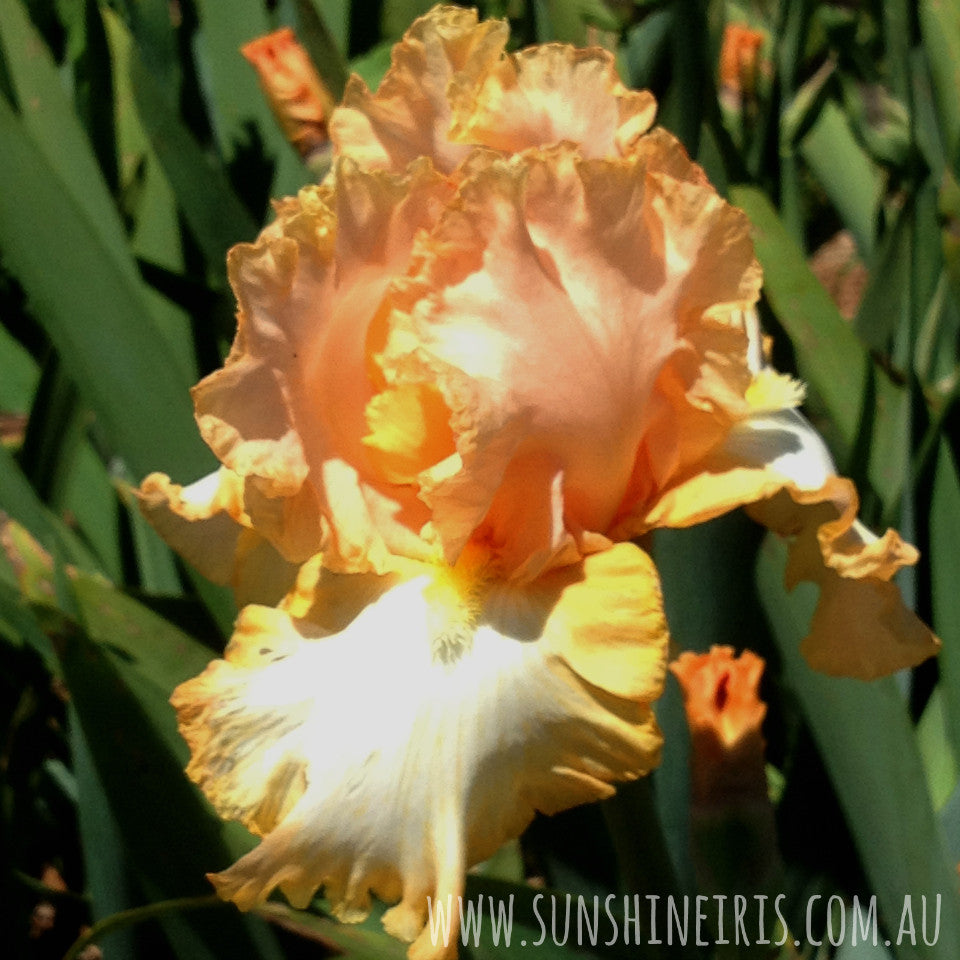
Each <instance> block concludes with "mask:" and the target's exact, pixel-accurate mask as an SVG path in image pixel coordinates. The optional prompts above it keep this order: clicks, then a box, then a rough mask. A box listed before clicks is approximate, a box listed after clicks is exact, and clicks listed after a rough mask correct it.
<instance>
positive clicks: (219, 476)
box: [137, 469, 296, 604]
mask: <svg viewBox="0 0 960 960" xmlns="http://www.w3.org/2000/svg"><path fill="white" fill-rule="evenodd" d="M137 493H138V497H139V500H140V509H141V511H142V512H143V514H144V516H145V517H146V518H147V520H149V521H150V524H151V525H152V526H153V528H154V529H155V530H156V531H157V533H159V534H160V536H161V537H163V539H164V540H166V542H167V543H168V544H170V546H171V547H173V549H174V550H176V551H177V552H178V553H179V554H180V555H181V556H182V557H183V558H184V559H185V560H187V562H188V563H190V564H192V565H193V566H194V567H196V568H197V570H199V571H200V572H201V573H202V574H203V575H204V576H205V577H207V578H208V579H210V580H212V581H213V582H214V583H221V584H224V585H227V586H231V587H232V588H233V591H234V594H235V596H236V598H237V602H238V603H239V604H244V603H275V602H276V601H277V600H279V599H280V598H281V597H283V596H284V595H285V594H286V593H287V591H288V590H289V589H290V588H291V587H292V586H293V583H294V581H295V577H296V567H295V566H294V565H292V564H290V563H288V562H287V561H286V560H284V558H283V557H282V556H281V555H280V554H279V553H278V552H277V551H276V550H275V549H274V548H273V546H272V545H271V544H270V543H269V542H268V541H266V540H265V539H264V538H263V537H262V536H260V534H259V533H257V532H255V531H253V530H251V529H250V528H249V519H248V517H247V516H246V511H245V510H244V505H243V483H242V480H241V479H240V477H238V476H237V475H236V474H234V473H232V472H231V471H229V470H226V469H220V470H218V471H216V472H215V473H211V474H209V475H208V476H206V477H204V478H203V479H201V480H198V481H196V483H192V484H190V485H189V486H187V487H182V486H180V485H179V484H175V483H171V481H170V478H169V477H167V476H165V475H164V474H162V473H152V474H150V476H148V477H147V478H146V479H145V480H144V481H143V483H142V484H141V486H140V488H139V490H138V491H137Z"/></svg>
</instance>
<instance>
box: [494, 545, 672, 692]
mask: <svg viewBox="0 0 960 960" xmlns="http://www.w3.org/2000/svg"><path fill="white" fill-rule="evenodd" d="M497 603H500V604H506V605H507V613H506V614H505V615H506V616H508V617H509V618H512V619H513V620H516V619H517V618H518V617H521V618H524V619H529V620H530V621H531V622H534V623H536V622H537V616H538V613H539V614H540V615H543V616H545V617H546V619H545V621H544V622H543V625H542V626H539V627H538V632H539V635H540V637H541V638H542V642H544V643H546V644H547V645H548V647H549V648H550V649H551V650H553V651H554V652H556V653H557V654H558V655H559V656H561V657H563V659H564V660H565V661H566V662H567V663H568V664H569V665H570V666H571V667H572V668H573V669H574V670H575V671H576V672H577V673H578V674H579V675H580V676H581V677H583V679H584V680H586V681H588V682H589V683H592V684H593V685H594V686H597V687H600V688H602V689H604V690H606V691H608V692H609V693H612V694H615V695H616V696H618V697H624V698H626V699H631V700H644V701H648V702H649V701H652V700H656V699H657V698H658V697H659V696H660V693H661V692H662V690H663V682H664V676H665V673H666V655H667V648H668V645H669V631H668V628H667V621H666V617H665V615H664V612H663V596H662V594H661V591H660V580H659V577H658V575H657V571H656V568H655V567H654V565H653V561H652V560H651V559H650V557H649V556H648V555H647V554H646V553H644V551H643V550H641V549H640V548H639V547H638V546H636V545H635V544H632V543H618V544H615V545H613V546H611V547H609V548H608V549H605V550H600V551H598V552H597V553H593V554H591V555H589V556H587V557H584V558H583V560H581V561H580V562H579V563H575V564H567V565H565V566H562V567H559V568H556V569H553V570H550V571H549V572H547V573H545V574H544V575H543V576H541V577H540V578H538V579H537V580H535V581H533V582H532V583H530V584H528V585H525V586H524V587H522V588H511V587H506V586H505V587H503V588H502V593H501V595H500V596H499V597H497V596H496V594H495V597H494V600H492V601H491V604H490V606H491V607H493V608H495V607H496V604H497ZM510 604H515V605H516V606H514V607H512V608H511V606H510Z"/></svg>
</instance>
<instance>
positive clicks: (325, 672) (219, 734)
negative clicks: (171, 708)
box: [174, 548, 666, 957]
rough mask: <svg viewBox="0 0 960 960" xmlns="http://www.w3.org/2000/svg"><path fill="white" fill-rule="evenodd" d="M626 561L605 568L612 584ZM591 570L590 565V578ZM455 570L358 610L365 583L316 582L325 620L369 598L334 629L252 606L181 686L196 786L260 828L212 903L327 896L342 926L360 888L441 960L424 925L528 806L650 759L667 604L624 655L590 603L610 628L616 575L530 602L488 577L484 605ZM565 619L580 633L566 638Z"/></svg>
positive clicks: (621, 627) (386, 590) (631, 563)
mask: <svg viewBox="0 0 960 960" xmlns="http://www.w3.org/2000/svg"><path fill="white" fill-rule="evenodd" d="M628 549H630V550H636V548H628ZM637 562H638V561H637V560H636V559H635V557H631V558H630V559H629V560H627V559H626V558H625V555H624V556H622V557H620V558H619V559H618V561H617V562H615V563H611V567H610V569H609V570H606V571H605V572H604V571H602V570H601V571H599V572H600V575H601V576H602V577H603V578H604V579H605V580H606V583H607V585H608V586H610V585H613V584H615V583H616V581H617V580H618V573H617V571H618V570H619V574H621V575H622V576H623V577H631V576H632V574H633V573H635V572H636V569H637ZM422 569H427V568H422ZM594 572H595V571H594V570H592V569H587V568H582V569H581V570H580V574H581V576H582V578H583V582H584V583H587V582H588V581H589V579H590V577H591V575H592V574H593V573H594ZM644 572H645V575H653V574H652V570H651V569H650V568H648V567H644ZM450 576H451V574H450V572H449V570H443V569H441V570H438V571H437V572H432V571H431V570H427V572H426V573H425V574H424V575H422V576H419V577H416V578H414V579H412V580H406V581H404V582H400V583H397V582H396V581H395V580H391V579H389V578H387V579H385V580H383V582H382V583H381V584H380V595H379V597H378V598H375V599H373V600H372V602H370V591H373V592H374V593H376V591H377V584H376V583H375V581H376V579H377V578H374V577H371V576H369V575H366V576H357V575H350V576H348V577H341V578H339V580H338V579H337V575H335V574H330V573H329V572H327V573H325V574H321V579H322V581H323V587H324V590H326V593H325V595H324V606H325V607H326V609H327V622H328V623H335V622H337V620H338V619H339V613H340V612H343V613H345V614H346V615H348V616H349V615H350V613H352V612H353V611H354V610H355V609H356V608H357V605H358V601H361V602H363V603H364V604H365V605H364V606H363V607H362V610H361V612H360V613H359V615H357V616H356V618H355V619H354V620H352V621H351V622H350V623H349V625H348V626H346V628H345V629H342V630H341V631H340V632H337V633H333V634H327V631H326V630H325V629H323V628H321V627H319V626H317V625H316V624H313V623H311V622H309V621H304V620H294V619H293V618H291V617H290V616H289V614H288V613H286V612H284V611H280V610H269V609H266V608H259V607H252V608H248V609H247V610H246V611H244V613H243V615H242V617H241V620H240V622H239V625H238V630H237V633H236V635H235V637H234V639H233V641H232V642H231V644H230V646H229V647H228V648H227V652H226V655H225V656H226V658H225V660H222V661H217V662H216V663H214V664H212V665H211V666H210V667H208V668H207V671H206V672H205V673H204V674H202V675H201V676H200V677H198V678H196V679H194V680H191V681H188V682H187V683H185V684H183V685H182V686H181V687H180V688H178V690H177V691H176V692H175V695H174V704H175V705H176V707H177V710H178V713H179V716H180V722H181V729H182V731H183V733H184V736H185V737H186V739H187V740H188V742H189V743H190V745H191V753H192V760H191V763H190V766H189V768H188V772H189V773H190V775H191V777H192V778H193V779H194V780H195V781H196V782H197V783H199V784H200V786H201V787H202V788H203V790H204V791H205V792H206V794H207V795H208V796H209V797H210V799H211V801H212V802H213V804H214V806H215V807H216V808H217V809H218V810H219V811H220V812H221V813H222V814H223V815H224V816H229V817H235V818H237V819H240V820H241V821H242V822H244V823H246V824H247V825H248V826H249V827H251V828H252V829H254V830H255V831H257V832H259V833H261V834H264V835H265V839H264V840H263V841H262V842H261V844H260V845H259V847H257V848H256V849H255V850H254V851H252V852H251V853H249V854H247V855H246V856H245V857H243V858H242V859H241V860H240V861H238V862H237V863H236V864H235V865H234V866H232V867H230V868H229V869H228V870H226V871H224V872H222V873H220V874H217V875H215V876H213V877H212V878H211V879H212V880H213V882H214V884H215V885H216V887H217V889H218V892H219V893H220V895H221V896H223V897H224V898H226V899H231V900H233V901H235V902H236V903H237V904H238V905H239V906H241V907H242V908H249V907H251V906H253V905H255V904H256V903H258V902H261V901H262V900H264V899H265V898H266V897H267V896H268V895H269V894H270V892H271V891H272V890H273V889H274V888H275V887H279V888H280V889H281V890H282V891H283V893H284V894H285V895H286V896H287V897H288V898H289V899H290V900H291V902H292V903H294V905H298V906H304V905H306V904H307V903H308V902H309V900H310V899H311V897H312V896H313V895H314V893H315V891H316V890H317V889H318V888H319V887H323V888H324V892H325V896H326V897H327V898H328V899H329V901H330V902H331V904H332V905H333V909H334V912H335V913H336V914H337V915H338V916H339V917H340V918H341V919H344V920H359V919H362V918H363V917H364V916H365V915H366V913H367V911H368V910H369V907H370V895H371V893H372V894H374V895H376V896H378V897H380V898H381V899H384V900H386V901H388V902H397V901H399V903H398V904H397V905H396V906H394V907H393V908H392V909H391V910H389V911H388V912H387V913H386V914H385V915H384V919H383V922H384V925H385V927H386V929H387V930H388V931H389V932H390V933H391V934H393V935H394V936H397V937H399V938H401V939H404V940H408V941H414V944H413V947H412V949H411V953H410V955H411V956H412V957H439V956H446V955H447V951H446V950H445V948H444V945H443V942H442V941H440V942H438V943H433V942H432V941H431V936H430V931H429V930H428V929H426V928H425V926H424V925H425V921H426V916H427V902H426V898H427V897H432V898H434V901H436V899H437V898H440V899H443V900H445V899H446V897H447V895H448V894H450V895H453V896H454V897H456V895H457V894H459V893H461V892H462V890H463V883H464V876H465V871H466V869H467V868H468V867H469V866H470V865H471V864H473V863H475V862H477V861H479V860H481V859H484V858H485V857H488V856H489V855H490V854H491V853H493V852H494V851H495V850H496V849H497V848H498V847H499V846H500V845H501V844H502V843H503V842H504V841H505V840H506V839H508V838H510V837H515V836H517V835H518V834H519V833H520V831H522V830H523V828H524V827H525V826H526V825H527V823H529V821H530V820H531V818H532V817H533V815H534V813H535V811H537V810H539V811H542V812H544V813H548V814H549V813H554V812H557V811H559V810H563V809H566V808H567V807H570V806H573V805H575V804H579V803H583V802H588V801H592V800H595V799H598V798H602V797H606V796H609V795H610V794H612V793H613V789H614V788H613V786H612V784H613V783H615V782H616V781H622V780H630V779H634V778H636V777H638V776H641V775H643V774H645V773H647V772H648V771H649V770H650V769H651V768H652V767H653V766H654V765H655V764H656V763H657V762H658V759H659V750H660V745H661V737H660V733H659V730H658V729H657V726H656V721H655V719H654V717H653V713H652V710H651V707H650V702H649V699H648V698H652V697H654V696H656V695H658V694H659V692H660V689H661V686H662V680H663V673H664V660H665V654H666V636H665V633H664V632H663V629H662V614H661V615H659V617H657V616H653V617H649V618H647V619H646V620H641V621H640V622H638V623H636V624H635V625H634V632H633V635H632V641H633V643H632V646H631V643H630V642H629V640H630V638H628V637H627V635H626V632H625V628H626V624H625V621H623V620H622V618H618V617H617V615H616V614H613V615H612V625H611V627H610V635H609V636H605V632H604V628H603V627H602V626H600V625H598V626H595V627H594V626H590V625H588V623H587V614H588V604H590V603H592V602H593V601H596V602H597V603H598V604H600V605H599V606H597V607H595V608H593V614H594V616H595V617H596V618H597V619H598V620H599V621H603V620H605V619H606V618H607V616H608V614H607V611H608V610H609V609H610V608H609V606H607V604H608V603H609V602H610V601H612V600H613V599H616V598H617V597H620V598H623V597H626V596H627V590H626V584H624V583H616V590H615V591H614V593H613V594H609V595H608V594H607V593H606V591H605V590H604V589H603V588H602V587H601V588H598V589H597V590H596V592H594V591H593V589H592V588H590V587H583V586H581V584H580V583H579V582H576V581H574V580H573V579H571V580H570V581H568V582H566V583H565V584H563V585H559V584H553V585H550V586H546V587H544V588H543V590H542V591H541V592H539V593H537V592H536V591H534V592H533V593H531V594H530V595H528V596H526V597H523V598H519V596H518V593H519V591H520V590H521V588H519V587H517V586H513V587H510V588H506V587H504V586H503V585H500V587H493V588H491V592H490V594H489V605H487V606H483V607H482V609H479V610H478V609H477V608H476V603H477V601H476V597H475V595H474V594H473V593H472V592H471V590H472V588H471V587H470V584H469V583H468V584H467V586H466V589H464V590H460V588H459V586H458V582H457V579H456V576H457V575H456V572H454V574H453V577H454V579H453V580H452V581H450V579H449V578H450ZM653 576H654V580H655V575H653ZM341 585H342V586H343V587H344V588H345V589H346V592H345V594H344V595H343V596H342V598H341V597H339V586H341ZM474 586H477V584H474ZM481 589H482V587H481ZM358 591H359V592H358ZM504 591H506V593H505V592H504ZM508 594H509V595H508ZM341 599H342V603H343V608H342V610H341V609H340V605H341ZM481 604H483V601H481ZM550 604H556V611H557V612H552V608H551V607H550ZM318 609H319V608H318ZM571 611H573V612H571ZM570 624H572V625H574V627H575V634H576V636H575V638H574V639H573V640H563V639H561V637H560V634H561V632H562V630H563V628H564V626H566V625H570ZM648 628H649V629H650V630H651V632H650V633H649V635H648V634H647V632H646V631H647V630H648ZM594 645H595V646H597V647H599V648H601V649H602V652H601V653H599V654H598V655H597V658H596V662H594V659H593V658H592V657H591V655H590V653H589V648H590V647H591V646H594ZM647 647H649V649H650V650H652V651H655V653H654V654H653V655H651V656H650V657H647V658H645V659H644V658H643V657H642V659H643V662H644V663H645V668H644V669H646V670H649V674H650V675H649V676H648V677H639V676H637V675H636V671H635V668H634V667H633V666H632V665H631V666H629V667H628V669H627V675H628V676H629V677H630V678H631V679H629V680H628V681H626V682H625V681H623V680H621V679H619V678H618V677H617V674H616V672H615V671H614V670H613V669H612V667H611V666H610V664H611V662H612V660H611V659H610V658H611V657H619V658H620V659H621V660H622V661H623V662H624V664H625V665H626V664H627V663H628V661H629V660H630V656H631V654H633V653H635V652H636V651H638V650H639V651H641V652H642V651H644V650H645V649H646V648H647ZM581 667H583V668H584V672H587V673H589V674H590V676H592V677H593V678H594V679H595V680H596V679H600V680H606V679H610V680H611V682H612V683H613V685H619V686H621V687H622V688H624V689H625V690H626V689H629V690H630V692H632V693H635V694H636V696H633V697H631V698H627V697H622V696H617V695H615V694H614V693H611V692H609V691H608V690H606V689H605V688H604V687H603V686H601V685H598V684H595V683H593V682H590V681H589V680H588V679H587V678H585V677H583V676H582V675H581V674H580V672H579V670H580V668H581ZM451 936H452V940H454V941H455V939H456V929H455V928H454V930H453V931H451Z"/></svg>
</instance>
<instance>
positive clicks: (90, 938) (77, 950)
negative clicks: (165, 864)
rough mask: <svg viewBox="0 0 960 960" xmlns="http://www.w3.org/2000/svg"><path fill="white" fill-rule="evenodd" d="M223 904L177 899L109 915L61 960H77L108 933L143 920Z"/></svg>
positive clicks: (203, 899) (206, 899)
mask: <svg viewBox="0 0 960 960" xmlns="http://www.w3.org/2000/svg"><path fill="white" fill-rule="evenodd" d="M222 906H224V902H223V901H222V900H221V899H220V898H219V897H217V896H216V895H214V894H210V895H209V896H203V897H178V898H176V899H173V900H160V901H158V902H156V903H148V904H146V905H145V906H142V907H131V908H130V909H129V910H121V911H119V912H118V913H111V914H110V916H109V917H104V918H103V919H102V920H98V921H97V922H96V923H95V924H94V925H93V926H92V927H91V928H90V929H89V930H87V931H86V932H85V933H83V934H81V935H80V936H79V937H78V938H77V939H76V940H75V941H74V943H73V945H72V946H71V947H70V949H69V950H68V951H67V952H66V954H65V955H64V958H63V960H77V957H79V956H80V954H81V953H82V952H83V950H84V949H85V948H86V947H88V946H89V945H90V944H91V943H96V942H97V941H98V940H100V939H102V938H103V937H104V936H106V935H107V934H108V933H112V932H113V931H114V930H120V929H122V928H123V927H130V926H133V925H134V924H136V923H143V921H144V920H154V919H156V918H157V917H163V916H165V915H166V914H169V913H182V912H184V911H187V910H204V909H206V908H207V907H222Z"/></svg>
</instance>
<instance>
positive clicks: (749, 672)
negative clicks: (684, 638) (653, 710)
mask: <svg viewBox="0 0 960 960" xmlns="http://www.w3.org/2000/svg"><path fill="white" fill-rule="evenodd" d="M763 668H764V662H763V660H762V659H761V658H760V657H758V656H757V655H756V654H755V653H751V652H750V651H749V650H745V651H744V652H743V653H742V654H741V655H740V656H739V657H734V654H733V648H732V647H711V649H710V652H709V653H700V654H698V653H684V654H681V656H680V657H679V658H678V659H677V660H676V661H675V662H674V663H672V664H671V665H670V669H671V670H672V671H673V673H674V675H675V676H676V677H677V680H679V682H680V688H681V690H682V691H683V703H684V708H685V709H686V713H687V723H688V724H689V726H690V741H691V754H692V755H691V761H690V765H691V778H692V790H693V800H694V803H695V804H701V805H711V806H715V805H723V804H727V803H730V802H733V801H737V800H742V799H745V798H747V797H763V798H766V795H767V785H766V775H765V772H764V749H765V743H764V740H763V735H762V733H761V730H760V728H761V726H762V724H763V718H764V716H765V715H766V712H767V705H766V704H765V703H764V702H763V701H762V700H761V699H760V697H759V696H758V692H757V691H758V687H759V684H760V677H761V675H762V674H763Z"/></svg>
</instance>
